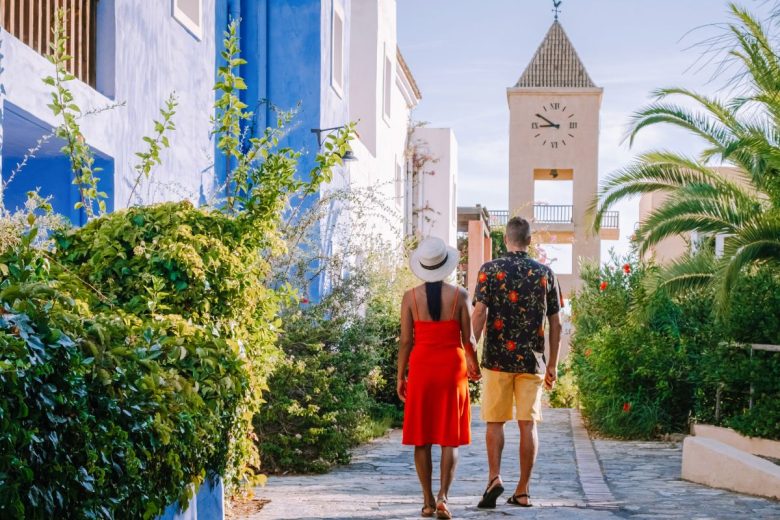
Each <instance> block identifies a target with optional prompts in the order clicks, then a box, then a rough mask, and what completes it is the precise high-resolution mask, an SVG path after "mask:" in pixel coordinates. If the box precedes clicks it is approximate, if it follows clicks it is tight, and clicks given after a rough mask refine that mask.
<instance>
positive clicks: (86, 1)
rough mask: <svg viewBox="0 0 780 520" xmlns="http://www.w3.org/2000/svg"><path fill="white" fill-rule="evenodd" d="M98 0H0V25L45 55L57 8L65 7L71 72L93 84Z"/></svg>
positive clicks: (47, 50)
mask: <svg viewBox="0 0 780 520" xmlns="http://www.w3.org/2000/svg"><path fill="white" fill-rule="evenodd" d="M97 2H98V0H0V22H2V25H3V28H4V29H5V30H6V31H8V32H9V33H11V34H13V35H14V36H16V37H17V38H19V39H20V40H21V41H22V42H24V43H25V44H27V45H29V46H30V47H32V48H33V49H35V51H36V52H38V53H39V54H41V55H43V56H45V55H47V54H48V53H49V43H51V39H52V31H51V28H52V25H53V24H54V20H55V15H56V12H57V9H65V10H66V14H65V31H66V34H67V36H68V47H67V53H68V55H69V56H71V57H72V59H71V61H70V63H69V64H68V70H69V71H70V73H71V74H73V75H74V76H76V77H77V78H79V79H80V80H81V81H83V82H84V83H87V84H89V85H92V86H95V33H96V24H95V20H96V9H97Z"/></svg>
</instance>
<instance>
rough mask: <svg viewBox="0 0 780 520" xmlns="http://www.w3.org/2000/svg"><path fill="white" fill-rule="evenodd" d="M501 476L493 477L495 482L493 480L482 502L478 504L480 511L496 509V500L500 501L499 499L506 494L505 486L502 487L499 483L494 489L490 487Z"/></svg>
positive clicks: (486, 489)
mask: <svg viewBox="0 0 780 520" xmlns="http://www.w3.org/2000/svg"><path fill="white" fill-rule="evenodd" d="M499 477H500V475H499V476H496V477H493V480H491V481H490V482H489V483H488V487H487V488H485V493H483V495H482V500H480V501H479V504H477V507H478V508H480V509H495V508H496V500H498V497H500V496H501V493H503V492H504V486H502V485H501V483H500V482H499V483H498V484H496V485H495V486H493V487H492V488H491V487H490V486H491V485H492V484H493V482H495V481H496V480H498V478H499Z"/></svg>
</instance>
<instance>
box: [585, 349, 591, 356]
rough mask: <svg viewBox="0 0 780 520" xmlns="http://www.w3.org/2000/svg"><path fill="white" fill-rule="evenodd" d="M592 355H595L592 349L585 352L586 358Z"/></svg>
mask: <svg viewBox="0 0 780 520" xmlns="http://www.w3.org/2000/svg"><path fill="white" fill-rule="evenodd" d="M591 354H593V351H592V350H591V349H588V350H586V351H585V357H590V355H591Z"/></svg>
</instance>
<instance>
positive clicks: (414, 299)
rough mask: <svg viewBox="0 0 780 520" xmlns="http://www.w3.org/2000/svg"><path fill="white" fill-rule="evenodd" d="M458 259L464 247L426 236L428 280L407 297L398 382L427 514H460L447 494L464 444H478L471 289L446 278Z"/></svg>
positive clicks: (419, 266) (415, 258)
mask: <svg viewBox="0 0 780 520" xmlns="http://www.w3.org/2000/svg"><path fill="white" fill-rule="evenodd" d="M458 259H459V255H458V251H457V249H454V248H451V247H447V246H446V244H445V243H444V241H442V240H441V239H439V238H426V239H425V240H423V241H422V242H421V243H420V246H419V247H418V248H417V249H416V250H415V251H414V252H413V253H412V255H411V259H410V267H411V269H412V272H413V273H414V274H415V275H416V276H417V277H418V278H420V279H421V280H423V281H424V282H425V283H424V284H423V285H419V286H417V287H415V288H414V289H411V290H409V291H407V292H406V294H404V298H403V301H402V303H401V347H400V350H399V353H398V387H397V388H398V397H399V398H400V399H401V401H403V402H404V403H405V407H404V430H403V444H405V445H412V446H414V463H415V466H416V468H417V476H418V477H419V479H420V484H421V485H422V491H423V500H424V502H423V504H424V505H423V508H422V516H424V517H432V516H434V515H436V517H437V518H452V514H451V513H450V511H449V509H448V508H447V494H448V492H449V489H450V485H451V484H452V480H453V478H454V477H455V467H456V466H457V464H458V446H462V445H464V444H469V443H470V442H471V428H470V425H471V411H470V406H469V404H470V403H469V386H468V379H467V374H468V376H470V377H471V378H473V379H475V380H476V379H479V365H478V362H477V355H476V352H475V350H474V341H473V335H472V333H471V317H470V312H469V304H468V295H467V293H466V291H465V290H464V289H462V288H459V287H457V286H454V285H450V284H448V283H444V282H443V280H444V279H445V278H447V277H448V276H449V275H450V273H452V271H453V270H454V269H455V267H456V266H457V264H458ZM407 365H408V368H409V374H408V376H407V375H406V369H407ZM433 444H438V445H440V446H441V488H440V490H439V494H438V496H437V498H436V499H435V501H434V496H433V491H432V487H431V472H432V462H431V446H432V445H433Z"/></svg>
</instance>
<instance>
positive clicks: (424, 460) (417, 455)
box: [414, 444, 436, 505]
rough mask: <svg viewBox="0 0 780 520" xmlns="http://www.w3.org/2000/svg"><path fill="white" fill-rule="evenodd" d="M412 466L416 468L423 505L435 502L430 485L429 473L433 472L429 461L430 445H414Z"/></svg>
mask: <svg viewBox="0 0 780 520" xmlns="http://www.w3.org/2000/svg"><path fill="white" fill-rule="evenodd" d="M414 466H415V467H416V468H417V478H419V479H420V486H422V491H423V500H424V501H425V502H424V503H425V505H431V504H434V503H435V502H436V500H435V499H434V497H433V489H432V487H431V474H432V473H433V463H432V462H431V445H430V444H426V445H425V446H415V447H414Z"/></svg>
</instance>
